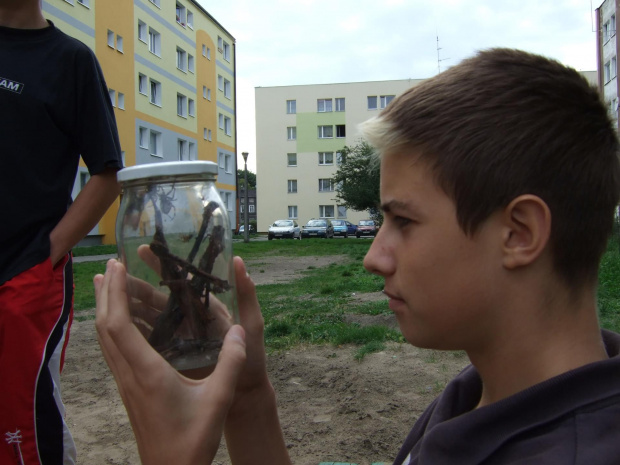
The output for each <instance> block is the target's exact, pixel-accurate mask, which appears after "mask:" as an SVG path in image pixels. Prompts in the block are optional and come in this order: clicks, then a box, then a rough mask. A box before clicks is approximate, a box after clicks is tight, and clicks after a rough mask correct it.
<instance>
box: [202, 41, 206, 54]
mask: <svg viewBox="0 0 620 465" xmlns="http://www.w3.org/2000/svg"><path fill="white" fill-rule="evenodd" d="M202 56H203V57H206V56H207V46H206V45H205V44H202Z"/></svg>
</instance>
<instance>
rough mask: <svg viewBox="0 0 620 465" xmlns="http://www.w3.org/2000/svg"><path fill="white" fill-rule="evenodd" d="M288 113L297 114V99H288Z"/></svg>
mask: <svg viewBox="0 0 620 465" xmlns="http://www.w3.org/2000/svg"><path fill="white" fill-rule="evenodd" d="M286 114H287V115H295V114H297V100H287V101H286Z"/></svg>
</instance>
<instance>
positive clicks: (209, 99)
mask: <svg viewBox="0 0 620 465" xmlns="http://www.w3.org/2000/svg"><path fill="white" fill-rule="evenodd" d="M207 100H208V101H209V102H210V101H211V89H207Z"/></svg>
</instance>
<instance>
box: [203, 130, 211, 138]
mask: <svg viewBox="0 0 620 465" xmlns="http://www.w3.org/2000/svg"><path fill="white" fill-rule="evenodd" d="M203 137H204V139H205V140H208V141H210V140H211V129H207V128H204V130H203Z"/></svg>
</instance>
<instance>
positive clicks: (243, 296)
mask: <svg viewBox="0 0 620 465" xmlns="http://www.w3.org/2000/svg"><path fill="white" fill-rule="evenodd" d="M233 264H234V267H235V284H236V286H237V303H238V306H239V318H240V320H241V323H242V324H243V326H244V327H246V328H248V327H251V328H253V330H254V329H257V328H258V327H262V325H263V317H262V315H261V313H260V305H259V304H258V298H257V297H256V286H255V284H254V282H253V281H252V279H251V278H250V276H249V275H248V273H247V271H246V269H245V265H244V263H243V260H242V259H241V257H234V259H233Z"/></svg>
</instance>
